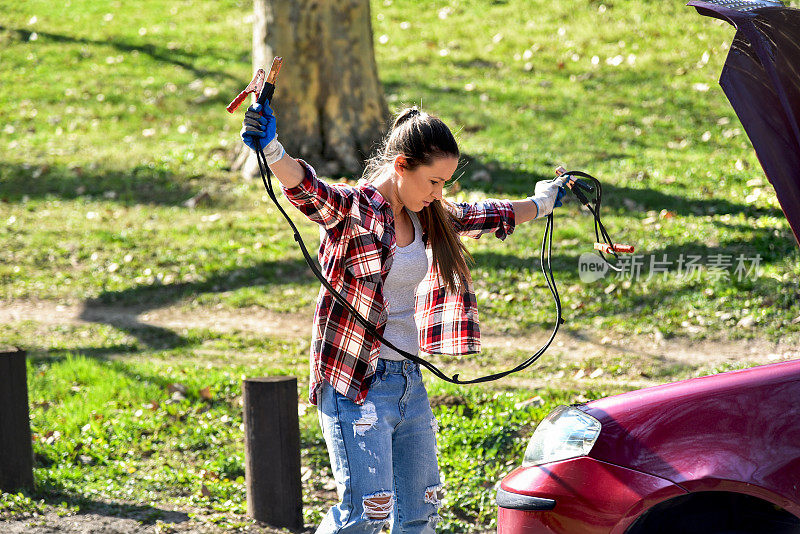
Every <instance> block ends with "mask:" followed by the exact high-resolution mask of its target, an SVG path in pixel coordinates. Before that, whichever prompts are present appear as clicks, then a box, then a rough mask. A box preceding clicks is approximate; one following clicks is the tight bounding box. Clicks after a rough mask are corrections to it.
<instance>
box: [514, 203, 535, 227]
mask: <svg viewBox="0 0 800 534" xmlns="http://www.w3.org/2000/svg"><path fill="white" fill-rule="evenodd" d="M511 205H512V206H513V207H514V218H515V219H516V221H517V224H521V223H525V222H528V221H532V220H534V219H535V218H536V216H537V215H538V214H539V208H538V207H537V206H536V203H535V202H533V201H532V200H531V199H529V198H526V199H524V200H512V201H511Z"/></svg>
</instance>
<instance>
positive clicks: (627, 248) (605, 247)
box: [594, 243, 633, 254]
mask: <svg viewBox="0 0 800 534" xmlns="http://www.w3.org/2000/svg"><path fill="white" fill-rule="evenodd" d="M594 249H595V250H599V251H600V252H604V253H606V254H611V253H612V251H613V252H626V253H628V254H630V253H632V252H633V245H620V244H619V243H615V244H614V246H613V247H612V246H611V245H609V244H608V243H595V244H594Z"/></svg>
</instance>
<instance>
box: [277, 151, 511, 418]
mask: <svg viewBox="0 0 800 534" xmlns="http://www.w3.org/2000/svg"><path fill="white" fill-rule="evenodd" d="M298 161H299V162H300V164H301V165H303V167H304V168H305V171H306V173H305V178H304V179H303V181H302V182H301V183H300V184H299V185H297V186H296V187H293V188H285V187H282V190H283V193H284V195H286V198H288V199H289V201H290V202H291V203H292V204H294V205H295V206H296V207H297V208H298V209H299V210H300V211H301V212H303V214H304V215H306V216H307V217H308V218H309V219H310V220H312V221H314V222H316V223H318V224H320V225H321V227H322V228H323V229H324V230H323V231H322V243H321V245H320V248H319V261H320V265H321V266H322V272H323V273H324V274H325V277H326V278H327V279H328V280H329V281H330V282H331V285H333V287H334V288H335V289H337V290H338V291H339V293H341V294H342V295H343V296H344V297H345V298H346V299H347V301H348V302H350V303H351V304H352V305H353V306H354V307H355V308H356V309H357V310H358V311H359V313H361V315H363V316H364V317H365V318H367V319H368V320H369V322H370V323H371V324H373V325H375V328H376V330H377V331H378V332H379V333H380V334H381V335H383V329H384V327H385V326H386V320H387V317H388V313H387V310H386V305H385V303H384V300H383V281H384V280H385V279H386V275H387V274H388V273H389V269H390V268H391V266H392V258H393V254H394V248H395V246H396V244H395V234H394V217H393V214H392V210H391V207H390V206H389V203H388V202H386V200H385V199H384V198H383V197H382V196H381V194H380V193H379V192H378V190H377V189H375V188H374V187H373V186H372V185H370V184H364V185H359V186H358V187H352V186H349V185H346V184H326V183H325V182H323V181H322V180H320V179H318V178H317V176H316V172H315V171H314V169H313V168H312V167H311V166H310V165H308V164H307V163H306V162H304V161H302V160H298ZM445 205H446V206H447V208H448V209H449V210H450V212H451V213H452V214H453V215H454V216H455V220H456V224H457V227H456V230H457V231H458V232H459V234H461V235H463V236H469V237H473V238H476V239H477V238H478V237H480V236H481V235H483V234H485V233H488V232H494V233H495V235H496V236H497V237H498V238H500V239H505V237H506V236H508V235H509V234H511V233H512V232H513V231H514V209H513V207H512V206H511V203H510V202H508V201H504V200H485V201H482V202H478V203H475V204H469V203H456V204H449V203H445ZM429 253H430V250H429ZM429 264H430V265H431V269H430V271H429V272H428V275H427V276H426V277H425V280H423V282H422V283H421V284H420V286H419V288H417V296H416V320H417V324H418V327H419V330H420V348H421V350H422V351H424V352H427V353H430V354H454V355H461V354H471V353H475V352H478V351H479V350H480V327H479V321H478V308H477V303H476V300H475V292H474V290H473V288H472V283H471V282H469V283H468V284H467V285H466V287H462V288H460V290H459V291H458V292H457V293H455V294H448V293H447V292H446V291H445V289H444V287H443V285H442V283H441V281H440V279H439V277H438V276H437V274H436V271H435V268H434V266H433V264H432V262H430V261H429ZM379 351H380V341H378V339H377V338H376V337H375V336H373V335H371V334H369V333H368V332H367V331H366V329H365V328H364V327H363V326H361V324H360V323H359V322H358V321H356V320H355V318H353V317H352V316H351V315H350V313H348V312H347V310H345V309H344V307H343V306H342V305H341V304H339V303H338V302H337V301H336V299H334V298H333V296H332V295H331V294H330V293H329V292H328V291H327V290H326V289H325V288H324V287H322V288H320V293H319V296H318V297H317V307H316V311H315V313H314V329H313V339H312V344H311V362H310V363H311V384H310V388H309V401H310V402H311V403H312V404H316V403H317V389H318V388H319V386H320V385H321V384H322V381H323V380H326V381H327V382H328V383H330V384H331V385H332V386H333V387H334V389H336V391H338V392H339V393H341V394H342V395H345V396H347V397H348V398H350V399H351V400H353V402H355V403H357V404H362V403H363V402H364V399H365V398H366V396H367V391H368V389H369V383H370V380H369V379H370V378H371V377H372V375H373V373H374V372H375V367H376V365H377V360H378V354H379Z"/></svg>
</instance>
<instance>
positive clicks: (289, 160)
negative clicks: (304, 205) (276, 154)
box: [269, 152, 306, 189]
mask: <svg viewBox="0 0 800 534" xmlns="http://www.w3.org/2000/svg"><path fill="white" fill-rule="evenodd" d="M269 168H270V170H271V171H272V174H274V175H275V178H277V179H278V181H279V182H280V183H281V185H283V187H285V188H286V189H292V188H295V187H297V186H298V185H300V182H302V181H303V178H304V177H305V175H306V171H305V169H304V168H303V166H302V165H300V164H299V163H298V162H297V160H296V159H294V158H293V157H291V156H290V155H289V154H287V153H285V152H284V153H283V157H282V158H281V159H279V160H278V161H276V162H275V163H273V164H272V165H270V166H269Z"/></svg>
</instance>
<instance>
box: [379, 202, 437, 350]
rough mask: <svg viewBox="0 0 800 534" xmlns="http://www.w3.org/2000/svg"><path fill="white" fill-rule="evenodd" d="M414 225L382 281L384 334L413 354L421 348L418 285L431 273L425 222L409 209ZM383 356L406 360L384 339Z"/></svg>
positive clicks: (389, 339)
mask: <svg viewBox="0 0 800 534" xmlns="http://www.w3.org/2000/svg"><path fill="white" fill-rule="evenodd" d="M406 212H407V213H408V215H409V216H410V217H411V224H412V225H413V227H414V241H412V242H411V244H409V245H408V246H405V247H396V248H395V251H394V261H393V262H392V267H391V268H390V269H389V274H387V275H386V280H385V281H384V283H383V298H384V300H385V301H386V305H387V307H388V311H389V319H388V320H387V322H386V329H385V330H384V333H383V337H385V338H386V339H387V340H388V341H390V342H391V343H393V344H394V345H395V346H396V347H397V348H399V349H402V350H404V351H406V352H410V353H411V354H415V355H416V354H417V353H418V352H419V329H418V328H417V323H416V321H415V320H414V300H415V296H416V293H417V286H418V285H419V284H420V283H421V282H422V280H423V279H424V278H425V275H426V274H428V254H427V252H426V250H425V244H424V243H423V242H422V226H421V225H420V223H419V219H418V218H417V214H416V213H414V212H411V211H408V210H406ZM380 357H381V358H383V359H385V360H396V361H397V360H404V359H405V358H404V357H403V356H401V355H400V354H399V353H398V352H396V351H394V350H392V349H390V348H389V347H387V346H386V345H384V344H383V343H381V352H380Z"/></svg>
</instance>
